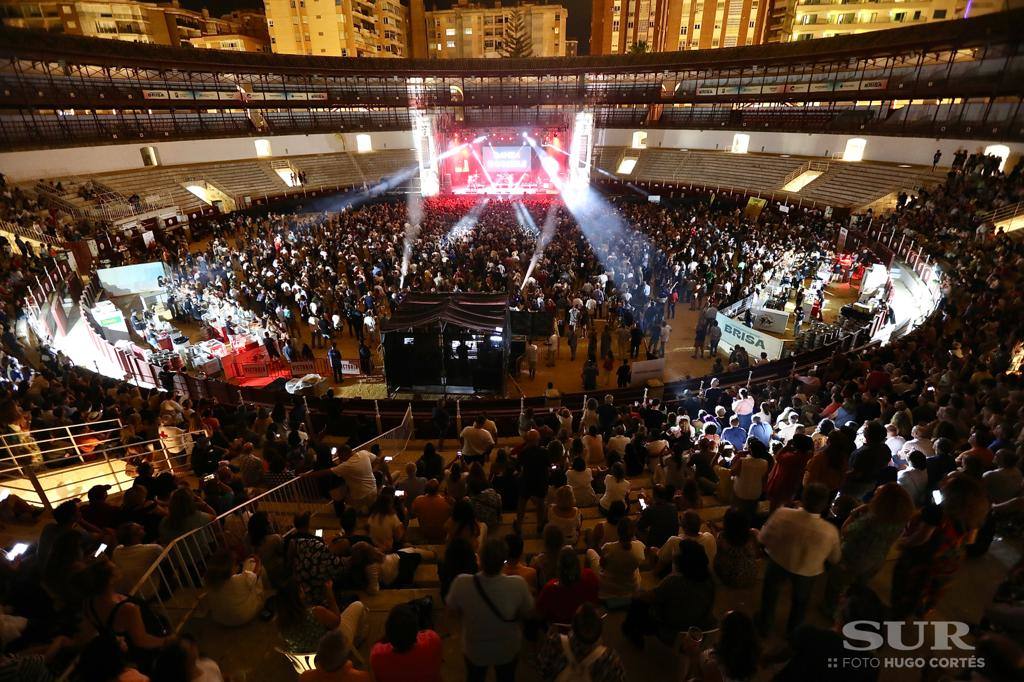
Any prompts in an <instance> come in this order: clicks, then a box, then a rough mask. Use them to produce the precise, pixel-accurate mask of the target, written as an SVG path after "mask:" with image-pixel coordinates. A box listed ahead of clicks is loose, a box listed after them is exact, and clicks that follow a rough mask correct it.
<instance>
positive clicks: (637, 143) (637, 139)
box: [630, 130, 647, 149]
mask: <svg viewBox="0 0 1024 682" xmlns="http://www.w3.org/2000/svg"><path fill="white" fill-rule="evenodd" d="M630 147H632V148H633V149H647V131H645V130H634V131H633V139H632V144H630Z"/></svg>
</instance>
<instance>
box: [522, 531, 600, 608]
mask: <svg viewBox="0 0 1024 682" xmlns="http://www.w3.org/2000/svg"><path fill="white" fill-rule="evenodd" d="M598 586H599V581H598V578H597V575H596V574H595V573H594V572H593V571H592V570H590V569H589V568H584V569H582V570H581V569H580V560H579V557H577V556H576V550H574V549H572V548H571V547H564V548H562V551H561V552H559V553H558V577H557V578H553V579H552V580H549V581H548V583H547V584H546V585H545V586H544V589H542V590H541V591H540V595H538V597H537V604H536V608H537V613H538V614H539V615H540V617H541V618H543V619H544V621H545V622H547V623H548V624H551V623H571V622H572V618H573V616H574V615H575V614H576V610H577V609H579V607H580V605H582V604H586V603H590V604H597V603H598V602H597V591H598Z"/></svg>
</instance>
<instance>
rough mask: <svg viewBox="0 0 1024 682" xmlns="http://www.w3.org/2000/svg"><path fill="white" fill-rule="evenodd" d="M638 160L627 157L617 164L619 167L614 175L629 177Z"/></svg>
mask: <svg viewBox="0 0 1024 682" xmlns="http://www.w3.org/2000/svg"><path fill="white" fill-rule="evenodd" d="M639 160H640V159H636V158H632V157H628V156H627V157H626V158H624V159H623V160H622V161H620V162H619V167H618V168H616V169H615V172H616V174H618V175H629V174H630V173H632V172H633V169H634V168H636V162H637V161H639Z"/></svg>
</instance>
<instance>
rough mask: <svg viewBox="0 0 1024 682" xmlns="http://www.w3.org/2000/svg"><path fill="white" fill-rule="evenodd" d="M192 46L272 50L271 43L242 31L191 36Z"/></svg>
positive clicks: (206, 48) (250, 50)
mask: <svg viewBox="0 0 1024 682" xmlns="http://www.w3.org/2000/svg"><path fill="white" fill-rule="evenodd" d="M189 43H191V44H192V47H198V48H200V49H204V50H230V51H232V52H270V45H269V44H268V43H267V42H265V41H263V40H260V39H259V38H253V37H252V36H247V35H243V34H241V33H223V34H219V35H212V36H200V37H198V38H190V39H189Z"/></svg>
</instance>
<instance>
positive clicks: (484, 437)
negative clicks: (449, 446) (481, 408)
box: [459, 415, 494, 463]
mask: <svg viewBox="0 0 1024 682" xmlns="http://www.w3.org/2000/svg"><path fill="white" fill-rule="evenodd" d="M484 421H485V420H484V416H483V415H478V416H477V418H476V419H475V420H473V424H472V426H467V427H466V428H464V429H462V433H460V434H459V439H460V440H461V441H462V457H463V459H465V460H466V461H467V462H470V463H472V462H481V463H482V462H483V461H484V458H485V456H486V455H487V453H489V452H490V451H491V448H493V447H494V436H492V435H491V432H490V431H488V430H487V429H485V428H484Z"/></svg>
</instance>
